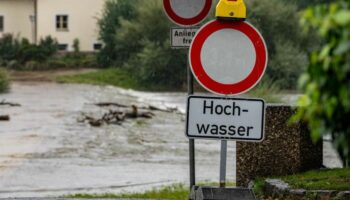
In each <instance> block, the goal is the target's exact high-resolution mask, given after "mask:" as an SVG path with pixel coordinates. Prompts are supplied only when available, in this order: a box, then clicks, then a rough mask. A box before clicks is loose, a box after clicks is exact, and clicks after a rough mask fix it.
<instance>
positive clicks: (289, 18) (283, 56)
mask: <svg viewBox="0 0 350 200" xmlns="http://www.w3.org/2000/svg"><path fill="white" fill-rule="evenodd" d="M246 3H247V7H248V8H249V9H248V15H249V16H248V21H249V22H251V23H252V24H254V26H256V27H257V29H258V30H259V31H260V32H261V33H262V35H263V36H264V38H265V40H266V43H267V47H268V52H269V63H268V67H267V71H266V75H267V77H268V78H269V79H271V80H272V81H273V82H275V83H276V84H278V85H279V86H280V87H281V88H284V89H294V88H296V87H297V80H298V78H299V76H300V75H301V73H302V72H304V70H305V69H306V66H307V65H308V60H307V52H308V51H310V50H311V49H312V48H313V47H314V46H315V44H316V43H317V42H318V39H317V37H315V35H312V34H309V35H308V34H303V32H302V30H301V27H300V24H299V20H300V13H299V11H298V7H297V6H296V4H295V3H291V2H283V1H280V0H250V1H246Z"/></svg>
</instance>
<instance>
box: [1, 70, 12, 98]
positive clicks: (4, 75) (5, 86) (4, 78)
mask: <svg viewBox="0 0 350 200" xmlns="http://www.w3.org/2000/svg"><path fill="white" fill-rule="evenodd" d="M9 87H10V83H9V78H8V75H7V72H6V71H5V70H4V69H1V68H0V93H3V92H6V91H7V90H8V89H9Z"/></svg>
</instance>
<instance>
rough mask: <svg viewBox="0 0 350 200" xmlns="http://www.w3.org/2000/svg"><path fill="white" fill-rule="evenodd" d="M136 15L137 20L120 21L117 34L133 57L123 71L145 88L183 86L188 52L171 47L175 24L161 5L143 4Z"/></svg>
mask: <svg viewBox="0 0 350 200" xmlns="http://www.w3.org/2000/svg"><path fill="white" fill-rule="evenodd" d="M136 13H137V15H136V17H135V18H134V19H132V20H122V21H121V28H120V31H119V32H118V33H117V38H118V40H119V41H122V44H124V46H126V47H127V49H126V51H127V52H129V55H130V56H129V60H128V61H127V62H125V63H124V67H126V68H127V69H129V70H130V71H131V74H133V75H134V76H135V78H136V79H137V80H138V81H139V82H140V83H142V84H145V85H149V86H156V87H159V86H167V87H179V86H182V85H183V83H184V81H185V79H186V62H187V56H186V53H185V52H186V51H184V50H174V49H171V47H170V41H169V30H170V27H171V26H172V24H171V22H169V20H168V19H167V17H166V16H165V14H164V11H163V5H162V1H160V0H153V1H142V2H140V3H139V6H138V8H137V10H136Z"/></svg>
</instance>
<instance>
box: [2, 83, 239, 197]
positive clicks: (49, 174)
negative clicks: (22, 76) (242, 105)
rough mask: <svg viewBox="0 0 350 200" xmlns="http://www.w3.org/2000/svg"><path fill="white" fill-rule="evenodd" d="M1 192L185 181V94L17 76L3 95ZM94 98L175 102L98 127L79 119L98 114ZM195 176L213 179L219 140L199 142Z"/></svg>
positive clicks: (114, 188) (231, 166) (99, 189)
mask: <svg viewBox="0 0 350 200" xmlns="http://www.w3.org/2000/svg"><path fill="white" fill-rule="evenodd" d="M2 99H5V100H6V101H10V102H16V103H19V104H21V105H22V106H21V107H5V106H2V107H1V108H0V115H1V114H9V115H10V116H11V121H10V122H0V197H28V196H30V197H42V196H60V195H66V194H74V193H105V192H122V191H132V192H133V191H142V190H145V189H151V188H153V187H157V186H160V185H169V184H173V183H185V184H186V183H188V181H189V175H188V174H189V173H188V139H187V138H186V137H185V134H184V127H185V123H184V119H185V116H184V115H183V114H181V113H184V110H185V101H186V94H185V93H146V92H135V91H131V90H123V89H119V88H115V87H99V86H89V85H71V84H56V83H46V82H41V83H35V82H32V83H30V82H15V83H14V84H13V85H12V89H11V92H10V93H8V94H2V95H0V100H2ZM98 102H117V103H120V104H126V105H131V104H135V105H138V106H148V105H153V106H157V107H177V108H178V109H179V112H175V113H166V112H155V114H156V116H155V117H154V118H153V119H149V120H146V119H137V120H128V121H126V122H125V123H123V124H122V125H121V126H119V125H108V126H107V125H106V126H103V127H100V128H94V127H91V126H90V125H88V124H81V123H78V122H77V119H79V118H80V117H81V113H82V112H84V113H87V114H92V115H95V116H99V115H101V114H102V113H103V112H105V111H107V110H108V108H106V109H101V108H99V107H97V106H95V105H94V103H98ZM196 145H197V146H196V151H197V154H196V156H197V158H196V162H197V180H198V181H218V176H219V149H220V145H219V142H218V141H204V140H203V141H198V142H196ZM234 153H235V143H233V142H230V143H229V156H228V157H229V158H228V178H229V180H230V181H234V180H235V161H234Z"/></svg>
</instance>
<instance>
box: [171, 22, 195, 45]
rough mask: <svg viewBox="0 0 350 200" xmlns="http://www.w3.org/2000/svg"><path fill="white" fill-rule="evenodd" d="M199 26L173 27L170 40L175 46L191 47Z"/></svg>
mask: <svg viewBox="0 0 350 200" xmlns="http://www.w3.org/2000/svg"><path fill="white" fill-rule="evenodd" d="M198 30H199V27H188V28H171V31H170V38H171V39H170V41H171V47H173V48H189V47H190V46H191V43H192V40H193V38H194V36H195V35H196V33H197V31H198Z"/></svg>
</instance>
